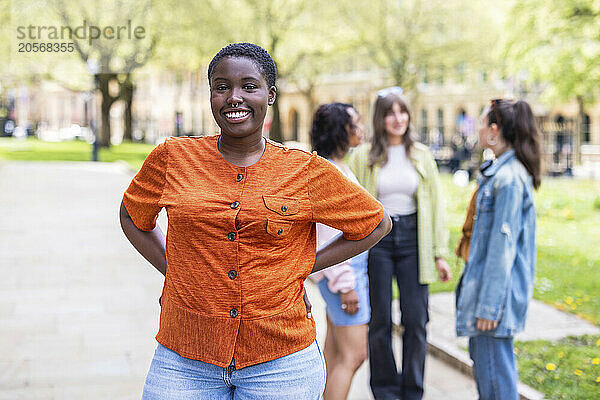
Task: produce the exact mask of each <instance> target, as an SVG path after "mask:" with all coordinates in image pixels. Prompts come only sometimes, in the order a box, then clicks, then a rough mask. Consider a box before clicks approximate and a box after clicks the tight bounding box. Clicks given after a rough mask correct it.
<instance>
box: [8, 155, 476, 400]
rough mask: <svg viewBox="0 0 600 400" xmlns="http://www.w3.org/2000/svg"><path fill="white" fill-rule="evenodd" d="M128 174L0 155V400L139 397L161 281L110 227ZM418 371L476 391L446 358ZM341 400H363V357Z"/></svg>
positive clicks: (455, 390)
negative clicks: (346, 396)
mask: <svg viewBox="0 0 600 400" xmlns="http://www.w3.org/2000/svg"><path fill="white" fill-rule="evenodd" d="M131 178H132V175H131V174H130V173H129V172H128V171H127V169H126V168H124V167H123V166H121V165H120V164H106V163H81V162H79V163H67V162H65V163H63V162H50V163H42V162H3V161H0V206H1V207H2V209H3V210H8V212H5V213H4V216H3V219H2V222H1V223H0V271H1V276H2V279H0V354H2V355H3V357H2V358H1V359H0V399H11V400H12V399H83V398H85V399H139V398H140V394H141V390H142V387H143V382H144V378H145V374H146V372H147V369H148V366H149V365H150V360H151V358H152V355H153V352H154V348H155V346H156V342H155V340H154V335H155V334H156V331H157V327H158V316H159V306H158V297H159V295H160V290H161V287H162V279H161V276H160V274H159V273H158V272H156V271H154V270H153V268H152V267H151V266H150V265H149V264H147V263H146V262H145V260H143V259H142V258H141V256H139V255H138V254H136V252H135V251H134V249H133V248H132V247H131V245H130V244H129V243H128V242H127V241H126V240H125V238H124V236H123V234H122V233H121V229H120V227H119V224H118V219H117V211H118V205H119V203H120V199H121V195H122V193H123V191H124V190H125V188H126V187H127V185H128V184H129V182H130V180H131ZM165 222H166V218H165V216H164V215H161V217H160V218H159V224H160V225H161V226H162V227H163V228H164V227H165ZM314 289H315V288H314V287H312V288H310V289H309V290H311V291H312V294H311V296H312V297H311V298H312V300H313V303H314V304H315V307H314V314H315V318H316V319H317V321H319V322H318V326H319V335H320V337H323V335H324V330H323V329H322V328H323V327H324V326H325V324H324V319H323V318H324V314H323V309H324V307H322V306H321V305H320V304H319V301H320V296H319V295H318V290H317V291H315V290H314ZM427 371H428V372H427V376H426V380H427V395H426V396H427V397H426V398H427V399H430V400H431V399H474V398H475V397H476V396H475V386H474V384H473V382H472V380H471V379H469V378H467V377H465V376H464V375H462V374H461V373H459V372H457V371H456V370H454V369H453V368H451V367H448V366H447V365H446V364H444V363H441V362H440V361H437V360H435V359H433V358H431V357H429V358H428V360H427ZM350 398H351V399H355V400H356V399H369V398H370V392H369V389H368V368H367V366H366V365H365V366H363V367H362V368H361V370H360V371H359V373H358V375H357V376H356V378H355V380H354V383H353V387H352V393H351V396H350Z"/></svg>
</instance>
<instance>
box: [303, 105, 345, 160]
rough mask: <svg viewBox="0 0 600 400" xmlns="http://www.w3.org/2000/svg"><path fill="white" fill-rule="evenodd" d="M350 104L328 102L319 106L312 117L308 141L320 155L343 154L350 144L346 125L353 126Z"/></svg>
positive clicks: (326, 156)
mask: <svg viewBox="0 0 600 400" xmlns="http://www.w3.org/2000/svg"><path fill="white" fill-rule="evenodd" d="M349 108H354V107H353V106H352V105H351V104H344V103H330V104H322V105H321V106H319V108H318V109H317V111H316V112H315V116H314V117H313V123H312V128H311V130H310V143H311V145H312V148H313V150H315V151H316V152H317V154H318V155H320V156H321V157H325V158H329V157H331V156H332V155H338V156H343V155H344V154H345V153H346V152H347V151H348V147H349V146H350V140H349V138H348V131H347V130H346V126H349V127H350V128H352V127H353V124H352V118H351V117H350V114H348V109H349Z"/></svg>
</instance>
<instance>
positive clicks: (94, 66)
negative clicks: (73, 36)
mask: <svg viewBox="0 0 600 400" xmlns="http://www.w3.org/2000/svg"><path fill="white" fill-rule="evenodd" d="M85 64H86V66H87V70H88V72H89V73H90V75H92V76H93V77H94V88H93V89H92V91H91V94H92V96H91V98H92V99H93V98H94V95H95V94H96V90H97V89H98V72H100V64H99V63H98V61H96V60H94V59H88V60H87V61H86V63H85ZM90 129H91V130H92V135H93V141H92V161H98V147H99V146H98V144H99V143H98V132H97V124H96V122H95V120H94V118H92V120H91V122H90Z"/></svg>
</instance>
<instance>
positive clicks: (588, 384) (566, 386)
mask: <svg viewBox="0 0 600 400" xmlns="http://www.w3.org/2000/svg"><path fill="white" fill-rule="evenodd" d="M515 353H516V354H517V361H518V364H519V378H520V380H521V382H523V383H525V384H527V385H529V386H532V387H535V388H537V389H538V390H540V391H542V392H543V393H544V394H546V398H549V399H565V400H571V399H578V400H597V399H599V398H600V335H585V336H580V337H568V338H566V339H563V340H560V341H558V342H548V341H545V340H538V341H534V342H526V343H525V342H516V343H515Z"/></svg>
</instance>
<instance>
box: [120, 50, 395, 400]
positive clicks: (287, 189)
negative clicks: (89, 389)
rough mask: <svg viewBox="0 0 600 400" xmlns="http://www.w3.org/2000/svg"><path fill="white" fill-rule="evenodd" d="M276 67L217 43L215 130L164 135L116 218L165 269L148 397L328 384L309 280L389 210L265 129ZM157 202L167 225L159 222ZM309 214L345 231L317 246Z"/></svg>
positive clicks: (297, 389)
mask: <svg viewBox="0 0 600 400" xmlns="http://www.w3.org/2000/svg"><path fill="white" fill-rule="evenodd" d="M276 76H277V72H276V69H275V63H274V62H273V59H272V58H271V56H270V55H269V53H267V52H266V51H265V50H264V49H262V48H261V47H259V46H257V45H254V44H250V43H236V44H232V45H229V46H227V47H225V48H223V49H221V51H219V53H217V55H216V56H215V57H214V58H213V60H212V61H211V63H210V65H209V68H208V81H209V86H210V104H211V109H212V113H213V117H214V119H215V121H216V122H217V124H218V125H219V127H220V128H221V134H219V135H215V136H205V137H180V138H169V139H168V140H166V141H165V142H164V143H163V144H160V145H158V146H157V147H156V148H155V149H154V150H153V151H152V152H151V153H150V154H149V155H148V157H147V158H146V161H145V162H144V165H143V166H142V168H141V170H140V171H139V172H138V174H137V175H136V176H135V177H134V178H133V181H132V182H131V184H130V186H129V187H128V188H127V190H126V191H125V195H124V196H123V201H122V204H121V214H120V218H121V226H122V228H123V231H124V232H125V235H126V236H127V238H128V239H129V241H130V242H131V243H132V244H133V245H134V246H135V248H136V249H137V250H138V251H139V252H140V254H141V255H142V256H144V257H145V258H146V259H147V260H148V261H149V262H150V263H151V264H152V265H153V266H154V267H155V268H156V269H157V270H158V271H159V272H160V273H162V274H163V275H165V283H164V287H163V292H162V296H161V298H160V305H161V314H160V328H159V331H158V335H157V336H156V339H157V341H158V342H159V345H158V347H157V349H156V351H155V353H154V358H153V360H152V363H151V364H150V370H149V372H148V375H147V378H146V384H145V386H144V393H143V396H142V398H143V399H218V400H220V399H228V400H230V399H261V400H276V399H277V400H278V399H290V400H291V399H293V400H302V399H307V400H309V399H310V400H316V399H318V398H319V397H320V396H321V394H322V392H323V389H324V385H325V367H324V363H323V358H322V355H321V352H320V350H319V346H318V344H317V342H316V341H315V336H316V330H315V323H314V321H313V320H312V319H311V318H307V312H306V311H307V310H306V305H305V302H304V300H303V295H304V281H305V279H306V278H307V277H308V275H309V274H310V273H311V272H316V271H319V270H321V269H323V268H326V267H329V266H331V265H335V264H338V263H340V262H342V261H344V260H346V259H348V258H351V257H353V256H355V255H357V254H360V253H362V252H364V251H365V250H367V249H368V248H370V247H371V246H373V245H374V244H375V243H377V241H379V239H381V238H382V237H383V236H384V235H385V234H386V233H387V232H388V231H389V229H390V225H391V222H390V220H389V217H387V216H386V214H385V212H384V210H383V208H382V207H381V205H380V204H379V203H378V202H377V200H375V199H374V198H373V197H371V196H370V195H369V194H368V193H366V192H365V191H364V190H362V189H361V188H360V187H359V186H358V185H355V184H353V183H352V182H350V181H348V180H347V179H346V178H345V177H344V176H343V174H342V173H340V172H339V171H338V169H337V168H335V166H333V165H332V164H331V163H330V162H328V161H327V160H325V159H323V158H322V157H319V156H317V155H316V154H311V153H308V152H304V151H301V150H294V149H288V148H286V147H284V146H282V145H280V144H278V143H274V142H272V141H270V140H267V139H265V138H264V137H263V136H262V128H263V124H264V121H265V115H266V113H267V109H268V107H269V106H271V105H273V103H274V102H275V97H276V92H277V90H276V87H275V79H276ZM163 207H164V208H165V209H166V211H167V214H168V217H169V219H168V220H169V222H168V230H167V236H166V239H165V236H164V235H163V233H162V231H161V230H160V228H159V227H158V226H156V218H157V215H158V213H159V211H160V210H161V209H162V208H163ZM316 223H323V224H326V225H329V226H332V227H334V228H336V229H339V230H340V231H342V232H343V235H340V236H338V237H337V238H335V239H334V240H332V241H331V242H330V243H329V244H328V245H327V246H325V247H323V248H321V249H319V251H318V252H317V251H316V228H315V225H316Z"/></svg>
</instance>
